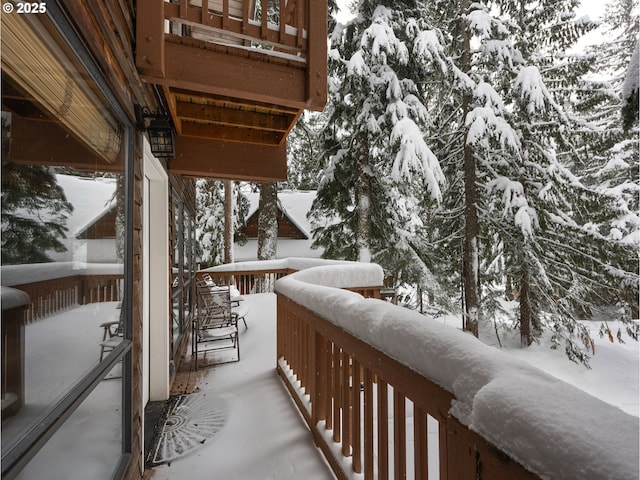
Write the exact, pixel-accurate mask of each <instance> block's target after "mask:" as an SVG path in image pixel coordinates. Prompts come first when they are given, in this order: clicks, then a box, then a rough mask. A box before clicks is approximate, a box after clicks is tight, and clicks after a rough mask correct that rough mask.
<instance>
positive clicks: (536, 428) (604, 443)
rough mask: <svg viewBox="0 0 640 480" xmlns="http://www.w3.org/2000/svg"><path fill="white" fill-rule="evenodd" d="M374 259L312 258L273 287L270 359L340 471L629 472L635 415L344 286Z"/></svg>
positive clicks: (360, 474) (446, 475)
mask: <svg viewBox="0 0 640 480" xmlns="http://www.w3.org/2000/svg"><path fill="white" fill-rule="evenodd" d="M375 269H376V266H375V265H363V264H357V265H351V266H349V265H346V266H335V267H318V268H311V269H308V270H303V271H300V272H298V273H294V274H292V275H289V276H287V277H286V278H283V279H281V280H279V281H278V283H277V285H276V293H277V295H278V326H277V329H278V330H277V331H278V340H277V356H278V366H277V369H278V372H279V374H280V375H281V376H282V377H283V379H284V381H285V384H286V385H287V387H288V388H289V390H290V391H291V393H292V396H293V398H294V400H295V401H296V403H297V404H298V407H299V409H300V411H301V413H302V415H303V416H304V417H305V419H306V420H307V422H308V424H309V427H310V428H311V431H312V432H313V435H314V438H315V441H316V443H317V445H318V446H319V447H320V448H321V449H322V451H323V453H324V454H325V456H326V458H327V459H328V461H329V463H330V465H331V466H332V469H333V470H334V472H335V474H336V475H337V477H338V478H340V479H347V478H364V479H373V478H378V479H387V478H405V475H406V478H420V479H422V478H427V476H428V477H429V478H440V479H462V478H465V479H478V478H480V479H491V480H500V479H505V480H506V479H516V478H517V479H526V478H538V477H539V478H548V479H556V478H565V479H573V478H575V479H585V478H620V479H622V478H625V479H626V478H629V479H631V478H638V474H639V471H638V470H639V468H638V448H639V440H638V434H639V425H638V418H637V417H634V416H631V415H628V414H626V413H624V412H623V411H621V410H619V409H618V408H616V407H613V406H611V405H609V404H606V403H604V402H602V401H600V400H598V399H596V398H594V397H592V396H590V395H588V394H587V393H585V392H583V391H581V390H578V389H576V388H575V387H573V386H571V385H568V384H566V383H564V382H562V381H560V380H558V379H556V378H553V377H551V376H549V375H547V374H546V373H544V372H542V371H540V370H538V369H536V368H534V367H532V366H530V365H529V364H525V363H523V362H520V361H518V360H516V359H513V358H511V357H509V356H507V355H506V354H504V353H503V352H501V351H499V350H497V349H495V348H493V347H489V346H486V345H484V344H482V343H481V342H479V341H478V340H477V339H475V338H474V337H472V336H470V335H468V334H465V333H463V332H462V331H459V330H456V329H453V328H451V327H447V326H444V325H442V324H440V323H438V322H435V321H433V320H431V319H429V318H427V317H425V316H423V315H420V314H418V313H416V312H414V311H410V310H408V309H405V308H402V307H397V306H395V305H391V304H389V303H386V302H383V301H380V300H375V299H367V298H364V297H363V296H361V295H358V294H356V293H353V292H349V291H345V290H343V289H342V288H343V287H344V286H345V284H348V283H349V282H358V283H359V284H361V283H362V280H363V279H367V278H369V279H370V280H371V278H372V277H375V275H376V273H375ZM379 272H380V273H379V275H381V270H380V271H379ZM371 283H372V284H374V283H376V281H375V280H373V281H371ZM334 287H338V288H334ZM354 387H355V388H354Z"/></svg>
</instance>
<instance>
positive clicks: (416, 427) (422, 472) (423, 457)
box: [413, 404, 429, 479]
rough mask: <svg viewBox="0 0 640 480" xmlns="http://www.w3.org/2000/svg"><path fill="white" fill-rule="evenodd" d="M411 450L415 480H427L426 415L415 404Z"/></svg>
mask: <svg viewBox="0 0 640 480" xmlns="http://www.w3.org/2000/svg"><path fill="white" fill-rule="evenodd" d="M413 448H414V455H413V462H414V465H415V470H414V471H415V472H416V478H418V479H428V478H429V469H428V459H427V454H428V450H427V414H426V413H425V412H424V410H423V409H422V408H421V407H419V406H418V405H415V404H414V406H413Z"/></svg>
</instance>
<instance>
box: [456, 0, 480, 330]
mask: <svg viewBox="0 0 640 480" xmlns="http://www.w3.org/2000/svg"><path fill="white" fill-rule="evenodd" d="M460 10H461V13H462V14H463V15H464V14H466V13H468V10H469V0H461V1H460ZM460 22H461V25H460V26H461V29H460V30H461V32H462V52H461V57H460V65H461V70H462V71H463V72H465V73H468V72H470V71H471V45H470V39H471V32H470V31H469V24H468V22H467V21H466V20H465V18H464V17H462V18H461V20H460ZM471 101H472V96H471V92H465V93H464V95H463V97H462V122H465V120H466V118H467V114H468V113H469V110H470V108H471ZM467 134H468V132H465V135H464V153H463V155H464V195H465V213H464V216H465V235H464V300H465V302H464V303H465V305H464V307H465V322H464V326H463V327H464V330H467V331H469V332H471V333H473V334H474V335H475V336H476V337H477V336H478V315H479V303H480V301H479V294H478V285H479V274H478V269H479V266H478V265H479V258H478V230H479V226H478V211H477V203H478V193H477V190H476V165H475V160H474V158H473V151H472V149H471V146H470V145H469V144H468V143H467Z"/></svg>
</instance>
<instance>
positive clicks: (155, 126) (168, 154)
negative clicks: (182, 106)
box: [135, 105, 176, 158]
mask: <svg viewBox="0 0 640 480" xmlns="http://www.w3.org/2000/svg"><path fill="white" fill-rule="evenodd" d="M135 111H136V122H137V127H138V129H140V130H142V131H143V132H144V131H146V132H147V135H148V137H149V144H150V145H151V153H153V155H154V156H155V157H157V158H174V157H175V155H176V152H175V132H174V130H173V126H172V125H171V122H170V121H169V117H168V116H167V115H166V114H162V113H155V112H152V111H151V110H149V108H148V107H142V106H140V105H135ZM146 118H151V119H152V120H151V122H149V125H148V126H147V124H146V121H145V119H146Z"/></svg>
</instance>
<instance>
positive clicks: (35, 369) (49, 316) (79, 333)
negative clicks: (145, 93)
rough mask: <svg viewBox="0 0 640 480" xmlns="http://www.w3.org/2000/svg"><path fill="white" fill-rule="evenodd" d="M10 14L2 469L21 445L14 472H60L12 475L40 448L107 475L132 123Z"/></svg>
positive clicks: (91, 79)
mask: <svg viewBox="0 0 640 480" xmlns="http://www.w3.org/2000/svg"><path fill="white" fill-rule="evenodd" d="M20 17H23V16H21V15H7V17H6V18H5V17H3V48H2V114H1V117H0V119H1V123H2V124H1V127H2V172H1V179H2V212H1V213H2V217H1V218H2V265H1V267H0V268H1V272H0V277H1V281H2V292H1V293H2V308H3V311H2V335H3V338H2V342H3V343H2V471H3V476H4V474H5V473H6V471H8V469H11V468H13V465H14V464H15V461H16V459H17V458H18V457H20V456H22V455H24V456H25V458H31V457H32V456H33V455H35V456H33V458H31V460H30V462H29V463H28V464H27V465H26V467H25V469H24V471H23V474H22V478H45V477H46V478H73V477H72V476H69V475H67V474H60V475H54V474H52V473H51V471H50V470H49V469H47V473H46V475H39V474H38V475H36V474H35V473H33V474H28V473H26V472H37V471H39V470H38V469H39V468H40V467H37V465H39V464H42V465H46V463H47V462H46V461H45V462H44V463H42V461H41V460H38V459H42V458H56V461H55V462H51V464H50V465H48V467H53V466H54V465H65V464H66V465H67V466H69V465H79V464H83V465H85V464H86V463H83V462H88V463H90V464H91V465H96V466H97V465H99V464H100V465H101V466H99V467H96V468H98V469H97V470H96V472H109V474H107V475H102V474H101V473H100V474H96V475H93V474H90V475H89V474H88V473H87V474H85V476H84V478H88V477H91V478H99V477H108V476H111V474H112V473H113V471H114V468H115V465H116V464H117V463H118V462H119V461H120V456H121V454H122V452H123V451H124V450H125V449H126V448H127V447H125V446H126V445H127V442H128V440H127V439H126V437H127V435H126V434H124V433H123V427H124V428H125V429H126V428H129V427H128V426H127V425H129V423H128V422H129V419H126V418H123V415H126V412H127V411H128V410H127V409H126V408H124V406H123V404H122V392H123V391H124V390H123V383H122V382H123V380H122V379H123V375H122V372H121V371H120V370H121V368H122V367H121V363H122V361H123V360H124V361H126V360H127V359H128V355H129V353H128V352H129V350H130V344H131V342H130V338H129V337H128V335H127V331H129V330H130V328H128V322H129V321H130V313H129V312H127V311H126V307H125V305H127V304H128V302H127V298H126V297H127V294H126V291H127V288H129V287H128V285H130V282H129V281H128V280H126V279H125V274H124V272H125V271H126V270H127V269H125V265H126V262H127V261H128V258H130V253H129V254H128V253H127V252H128V251H129V250H130V247H128V245H129V242H128V235H127V232H128V230H129V227H128V226H127V225H128V224H130V222H131V220H130V219H127V215H126V212H127V211H128V207H127V204H128V194H127V192H126V191H125V185H128V182H127V165H128V162H127V159H128V158H130V157H131V152H130V151H129V150H128V148H129V147H128V146H129V142H127V141H126V139H127V138H128V135H130V134H132V132H133V129H132V128H131V126H130V125H129V124H128V123H126V122H128V120H127V119H126V117H125V116H124V114H123V113H122V112H121V111H115V110H114V108H117V107H115V105H116V103H115V101H114V100H113V98H112V97H111V94H110V93H109V91H108V88H107V87H106V83H105V82H104V80H101V77H100V76H99V75H98V73H97V69H96V68H95V66H93V65H87V64H84V63H83V62H82V61H81V60H80V59H79V58H76V57H75V56H74V53H73V52H74V51H79V50H77V48H76V49H75V50H74V47H72V46H71V44H69V43H67V41H69V42H76V43H75V44H74V45H75V46H76V47H78V45H79V44H78V43H77V41H76V40H73V39H69V38H63V37H62V36H61V35H59V34H58V33H56V30H55V29H53V28H49V27H48V28H45V27H44V26H43V25H41V24H40V23H39V22H38V20H37V19H35V17H34V18H31V19H30V20H29V22H27V21H26V19H25V18H20ZM66 31H71V30H70V29H69V30H66ZM78 48H80V47H78ZM84 58H86V57H84ZM89 70H91V72H92V73H91V74H88V71H89ZM97 82H100V83H97ZM114 366H115V367H114ZM112 367H114V368H115V370H113V369H112ZM116 370H117V371H118V372H119V373H116ZM112 377H114V378H112ZM127 391H128V389H127ZM86 395H88V397H86V399H85V400H84V401H83V402H82V403H80V401H79V400H80V399H81V398H85V396H86ZM106 412H108V413H106ZM103 413H104V415H103ZM64 419H66V420H64ZM63 420H64V423H63ZM35 425H37V426H38V428H37V429H34V428H33V427H34V426H35ZM88 425H92V426H88ZM98 430H99V432H98ZM47 431H48V432H56V433H55V434H53V437H51V440H49V441H48V442H47V444H46V445H45V446H44V447H43V448H42V449H41V450H40V452H39V453H37V454H36V452H37V451H38V448H39V447H37V446H36V445H39V444H40V442H39V441H38V437H37V435H39V433H38V432H47ZM34 432H35V433H34ZM88 436H90V437H91V440H90V441H87V437H88ZM74 442H75V443H74ZM75 444H77V448H76V445H75ZM87 444H88V445H87ZM89 447H90V450H91V451H92V452H93V453H89V452H88V451H87V448H89ZM100 452H103V453H100ZM101 455H104V456H105V458H99V457H101ZM64 459H69V461H64ZM89 471H90V470H87V472H89ZM12 473H15V472H12Z"/></svg>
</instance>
